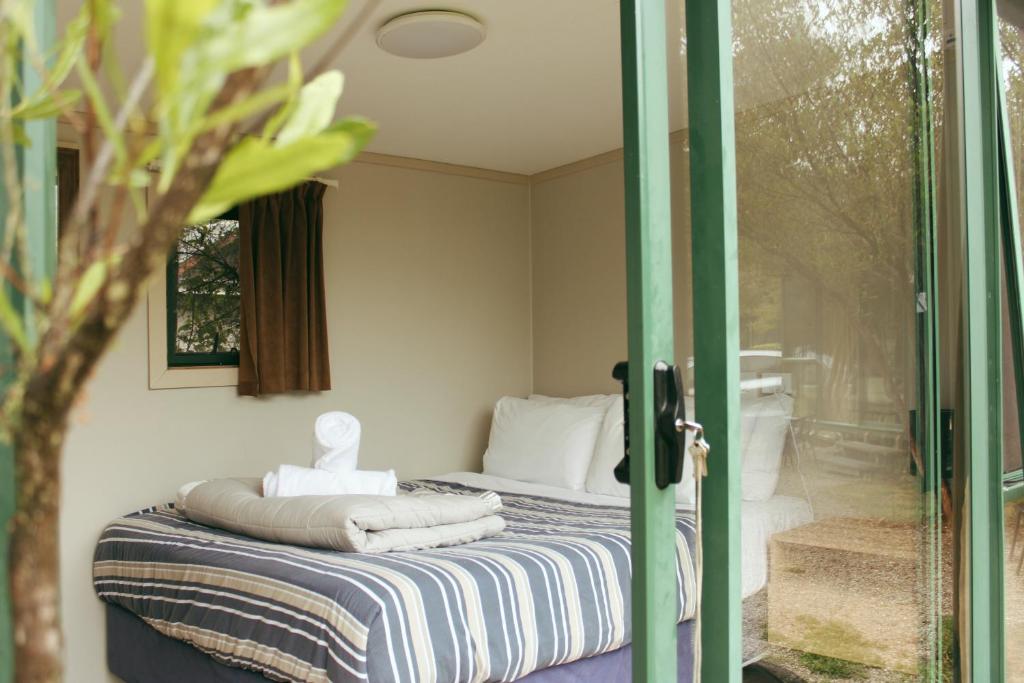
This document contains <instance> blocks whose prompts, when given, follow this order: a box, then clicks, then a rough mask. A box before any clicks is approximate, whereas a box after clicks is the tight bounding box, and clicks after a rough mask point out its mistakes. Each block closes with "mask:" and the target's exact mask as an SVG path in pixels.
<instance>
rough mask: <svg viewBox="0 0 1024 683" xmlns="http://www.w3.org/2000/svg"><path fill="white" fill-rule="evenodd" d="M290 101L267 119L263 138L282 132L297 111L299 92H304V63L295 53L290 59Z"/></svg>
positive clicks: (286, 101)
mask: <svg viewBox="0 0 1024 683" xmlns="http://www.w3.org/2000/svg"><path fill="white" fill-rule="evenodd" d="M288 88H289V93H288V99H287V100H285V103H284V104H283V105H282V106H281V107H280V108H279V109H278V110H277V111H276V112H274V115H273V116H271V117H270V118H269V119H267V123H266V125H265V126H263V137H265V138H268V139H269V138H272V137H274V135H275V134H276V133H277V131H279V130H281V126H283V125H284V122H285V121H287V120H288V119H289V117H291V115H292V112H293V111H295V107H296V106H297V105H298V102H299V97H298V95H299V92H300V91H301V90H302V62H301V61H300V60H299V53H297V52H293V53H292V54H291V55H290V56H289V58H288Z"/></svg>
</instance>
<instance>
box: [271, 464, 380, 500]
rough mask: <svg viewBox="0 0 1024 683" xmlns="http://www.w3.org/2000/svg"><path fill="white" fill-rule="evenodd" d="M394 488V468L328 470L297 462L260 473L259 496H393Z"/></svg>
mask: <svg viewBox="0 0 1024 683" xmlns="http://www.w3.org/2000/svg"><path fill="white" fill-rule="evenodd" d="M397 492H398V480H397V478H396V477H395V471H394V470H386V471H383V472H377V471H370V470H353V471H351V472H331V471H328V470H321V469H316V468H310V467H298V466H297V465H281V466H279V467H278V468H277V471H276V472H267V473H266V475H264V477H263V496H264V497H265V498H283V497H288V496H342V495H351V494H366V495H373V496H393V495H395V494H396V493H397Z"/></svg>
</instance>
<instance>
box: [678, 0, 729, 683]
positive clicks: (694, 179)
mask: <svg viewBox="0 0 1024 683" xmlns="http://www.w3.org/2000/svg"><path fill="white" fill-rule="evenodd" d="M686 58H687V62H686V69H687V96H688V107H689V125H690V197H691V206H690V215H691V225H692V237H691V240H692V253H693V326H694V335H693V338H694V388H695V389H696V398H697V400H696V406H697V408H698V414H697V419H698V421H700V422H701V424H702V425H703V426H704V433H705V434H706V436H707V439H708V442H709V443H710V444H711V448H712V450H711V457H710V460H709V464H708V471H709V473H708V477H707V479H706V480H705V483H704V491H703V500H702V506H701V507H702V510H701V512H702V514H703V518H704V534H703V540H704V543H703V556H704V565H705V566H706V567H714V568H715V570H714V571H712V572H706V573H705V575H704V582H703V591H702V593H701V605H702V609H701V614H702V616H701V620H702V624H701V633H700V634H699V637H700V638H701V643H702V652H703V655H702V661H701V678H702V680H704V681H709V682H710V681H714V682H715V683H739V681H740V678H741V676H742V664H743V632H742V631H743V623H742V622H743V602H742V600H743V595H742V593H743V589H742V585H741V573H740V569H741V568H740V562H741V559H740V516H741V510H740V496H741V494H740V451H739V414H740V394H739V391H740V368H739V358H740V345H739V320H740V316H739V259H738V249H739V242H738V238H737V227H736V127H735V122H734V118H733V116H734V114H733V109H734V108H733V80H732V79H733V75H732V7H731V3H730V0H702V1H700V2H694V1H692V0H691V1H690V2H687V3H686Z"/></svg>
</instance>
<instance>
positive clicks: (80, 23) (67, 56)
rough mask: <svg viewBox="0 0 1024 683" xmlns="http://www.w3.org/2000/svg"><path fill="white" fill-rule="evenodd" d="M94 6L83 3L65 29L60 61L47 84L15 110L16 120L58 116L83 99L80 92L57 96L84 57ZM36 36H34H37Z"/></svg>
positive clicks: (45, 80) (46, 78) (56, 61)
mask: <svg viewBox="0 0 1024 683" xmlns="http://www.w3.org/2000/svg"><path fill="white" fill-rule="evenodd" d="M89 5H90V3H83V4H82V7H81V9H80V10H79V12H78V15H77V16H75V18H74V19H72V20H71V21H70V22H69V23H68V25H67V28H66V29H65V32H64V36H63V38H62V39H61V40H60V42H59V43H58V45H57V46H56V48H57V51H56V55H57V56H56V58H55V59H54V61H53V66H51V67H50V68H49V69H48V70H47V71H46V73H45V75H44V77H43V82H42V84H41V85H40V86H39V88H37V89H36V90H35V91H34V92H33V93H32V94H30V95H28V96H26V97H24V98H23V99H22V100H21V101H20V102H19V103H18V104H17V106H15V107H14V108H13V109H12V110H11V116H12V117H13V118H20V119H40V118H47V117H50V116H55V115H57V114H59V113H60V112H61V111H62V110H63V109H64V108H66V107H67V106H70V105H71V104H73V103H74V102H75V100H77V99H78V97H80V96H81V93H80V92H79V91H77V90H66V91H63V92H56V90H57V88H59V87H60V85H61V83H63V82H64V80H65V79H66V78H67V77H68V74H69V73H71V69H72V68H73V67H74V66H75V62H76V61H78V59H79V57H80V56H81V54H82V47H83V46H84V45H85V37H86V34H87V33H88V30H89V22H90V7H89ZM33 35H34V33H33Z"/></svg>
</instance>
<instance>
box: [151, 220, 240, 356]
mask: <svg viewBox="0 0 1024 683" xmlns="http://www.w3.org/2000/svg"><path fill="white" fill-rule="evenodd" d="M167 271H168V272H167V295H168V296H167V316H168V365H172V366H183V365H237V364H238V345H239V336H240V331H241V330H240V327H241V322H240V308H239V302H240V297H239V285H238V212H237V210H232V211H230V212H228V213H226V214H224V215H222V216H219V217H218V218H215V219H213V220H210V221H207V222H206V223H200V224H197V225H189V226H187V227H186V228H185V229H184V231H183V232H182V235H181V238H180V239H179V240H178V245H177V248H176V249H175V251H174V254H172V257H171V260H170V263H169V264H168V269H167Z"/></svg>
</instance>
